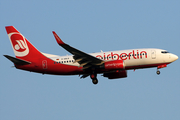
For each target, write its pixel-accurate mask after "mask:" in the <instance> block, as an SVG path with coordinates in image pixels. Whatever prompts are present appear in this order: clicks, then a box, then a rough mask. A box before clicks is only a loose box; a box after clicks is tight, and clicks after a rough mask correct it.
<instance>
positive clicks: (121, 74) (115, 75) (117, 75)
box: [103, 70, 127, 79]
mask: <svg viewBox="0 0 180 120" xmlns="http://www.w3.org/2000/svg"><path fill="white" fill-rule="evenodd" d="M103 76H104V77H107V78H108V79H117V78H125V77H127V71H126V70H117V71H115V72H110V73H104V74H103Z"/></svg>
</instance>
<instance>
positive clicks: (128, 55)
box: [96, 50, 147, 60]
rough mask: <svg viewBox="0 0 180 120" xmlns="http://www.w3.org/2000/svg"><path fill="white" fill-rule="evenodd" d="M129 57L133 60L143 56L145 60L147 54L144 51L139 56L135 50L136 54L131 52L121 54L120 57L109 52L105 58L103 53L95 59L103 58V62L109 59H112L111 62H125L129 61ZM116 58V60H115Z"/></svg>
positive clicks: (133, 51)
mask: <svg viewBox="0 0 180 120" xmlns="http://www.w3.org/2000/svg"><path fill="white" fill-rule="evenodd" d="M131 55H132V56H133V58H134V59H139V58H142V56H143V55H145V58H147V52H146V51H141V52H140V54H139V51H138V50H137V53H135V50H132V52H129V53H121V54H120V56H119V55H118V54H116V53H113V52H111V54H108V55H107V56H106V53H104V55H103V56H101V55H97V56H96V57H97V58H100V59H103V57H104V60H109V58H112V60H114V58H115V60H120V59H121V60H127V59H129V60H130V59H131ZM116 57H117V58H116Z"/></svg>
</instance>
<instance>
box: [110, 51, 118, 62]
mask: <svg viewBox="0 0 180 120" xmlns="http://www.w3.org/2000/svg"><path fill="white" fill-rule="evenodd" d="M111 56H112V58H114V56H117V60H119V55H118V54H113V52H111Z"/></svg>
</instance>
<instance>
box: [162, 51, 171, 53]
mask: <svg viewBox="0 0 180 120" xmlns="http://www.w3.org/2000/svg"><path fill="white" fill-rule="evenodd" d="M161 53H169V52H168V51H161Z"/></svg>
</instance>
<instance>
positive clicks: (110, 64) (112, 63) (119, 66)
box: [104, 60, 125, 70]
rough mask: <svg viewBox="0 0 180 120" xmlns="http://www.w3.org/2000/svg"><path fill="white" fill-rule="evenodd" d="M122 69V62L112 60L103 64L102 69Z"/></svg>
mask: <svg viewBox="0 0 180 120" xmlns="http://www.w3.org/2000/svg"><path fill="white" fill-rule="evenodd" d="M124 67H125V65H124V61H123V60H113V61H107V62H105V63H104V69H106V70H122V69H124Z"/></svg>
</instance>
